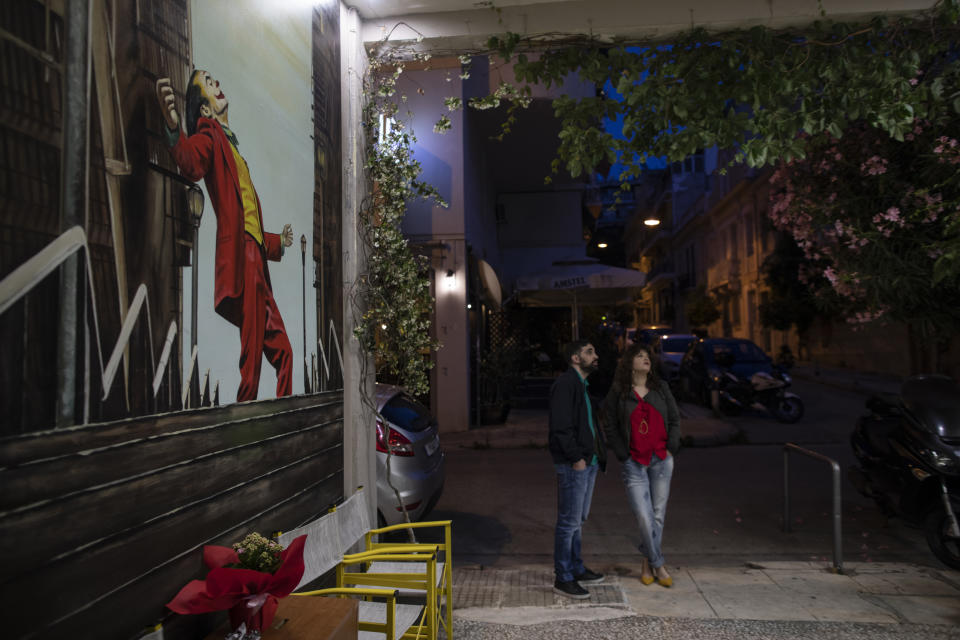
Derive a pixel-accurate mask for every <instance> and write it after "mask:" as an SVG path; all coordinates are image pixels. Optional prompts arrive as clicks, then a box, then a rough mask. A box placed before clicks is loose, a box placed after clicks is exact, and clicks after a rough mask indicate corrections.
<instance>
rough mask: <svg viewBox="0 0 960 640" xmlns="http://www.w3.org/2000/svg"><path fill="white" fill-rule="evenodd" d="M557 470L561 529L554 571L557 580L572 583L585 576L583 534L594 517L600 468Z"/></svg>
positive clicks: (562, 466)
mask: <svg viewBox="0 0 960 640" xmlns="http://www.w3.org/2000/svg"><path fill="white" fill-rule="evenodd" d="M554 466H555V467H556V470H557V528H556V533H555V535H554V541H553V569H554V571H555V572H556V574H557V580H560V581H561V582H570V581H571V580H573V579H574V577H575V576H578V575H580V574H581V573H583V558H581V557H580V531H581V528H582V527H583V523H584V522H586V521H587V515H588V514H589V513H590V501H591V499H592V498H593V485H594V483H595V482H596V481H597V468H598V466H597V465H595V464H593V465H589V466H588V467H587V468H586V469H584V470H583V471H574V470H573V467H571V466H570V465H569V464H555V465H554Z"/></svg>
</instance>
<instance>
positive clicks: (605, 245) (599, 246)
mask: <svg viewBox="0 0 960 640" xmlns="http://www.w3.org/2000/svg"><path fill="white" fill-rule="evenodd" d="M606 248H607V243H606V242H598V243H597V249H606Z"/></svg>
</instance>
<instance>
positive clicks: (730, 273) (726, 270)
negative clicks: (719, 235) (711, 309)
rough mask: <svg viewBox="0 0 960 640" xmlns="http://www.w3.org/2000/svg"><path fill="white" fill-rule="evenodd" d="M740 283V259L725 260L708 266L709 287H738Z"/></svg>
mask: <svg viewBox="0 0 960 640" xmlns="http://www.w3.org/2000/svg"><path fill="white" fill-rule="evenodd" d="M739 284H740V261H739V260H736V259H734V260H723V261H721V262H718V263H716V264H713V265H711V266H710V267H708V268H707V286H708V287H709V288H711V289H712V288H714V287H719V286H722V285H729V286H730V287H731V288H736V287H737V286H739Z"/></svg>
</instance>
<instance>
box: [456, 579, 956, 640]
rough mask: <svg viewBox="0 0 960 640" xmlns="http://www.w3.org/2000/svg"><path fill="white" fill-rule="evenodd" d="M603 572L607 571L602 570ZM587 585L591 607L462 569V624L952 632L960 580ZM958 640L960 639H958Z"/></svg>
mask: <svg viewBox="0 0 960 640" xmlns="http://www.w3.org/2000/svg"><path fill="white" fill-rule="evenodd" d="M598 568H599V569H602V567H598ZM622 570H624V571H626V572H628V573H626V575H608V576H607V580H606V583H605V584H603V585H590V586H589V587H588V589H589V590H590V591H591V597H590V599H588V600H579V601H578V600H570V599H567V598H564V597H562V596H559V595H556V594H554V593H553V572H552V570H551V569H550V568H549V567H542V566H540V567H510V568H503V569H497V568H480V567H461V568H458V569H456V571H455V572H454V589H455V594H454V603H455V607H456V615H457V617H461V618H464V619H468V620H475V621H480V622H496V623H499V624H517V625H528V624H537V623H542V622H548V621H552V620H557V619H570V620H591V619H597V620H603V619H610V618H612V617H622V616H625V615H626V616H636V615H640V616H654V617H664V618H694V619H725V620H782V621H808V622H856V623H881V624H934V625H956V626H957V627H958V629H960V573H957V572H955V571H950V570H947V569H944V570H938V569H931V568H927V567H919V566H915V565H908V564H892V563H851V564H850V565H849V566H848V567H847V570H848V572H849V573H848V574H847V575H837V574H834V573H831V572H829V571H827V570H826V568H825V567H824V566H823V565H822V564H820V563H813V562H767V563H763V564H757V563H747V565H745V566H741V567H671V573H672V574H673V576H674V586H673V587H672V588H670V589H665V588H663V587H660V586H659V585H657V584H653V585H649V586H645V585H643V584H642V583H641V582H640V580H639V566H637V567H623V568H622ZM958 635H960V634H958Z"/></svg>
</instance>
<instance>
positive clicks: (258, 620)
mask: <svg viewBox="0 0 960 640" xmlns="http://www.w3.org/2000/svg"><path fill="white" fill-rule="evenodd" d="M306 539H307V536H300V537H298V538H296V539H295V540H294V541H293V542H291V543H290V546H288V547H287V548H286V549H284V550H283V552H282V553H281V554H280V567H279V568H278V569H277V570H276V571H274V572H273V573H265V572H263V571H253V570H251V569H238V568H234V567H229V566H227V565H231V564H232V565H236V564H239V563H240V558H239V557H238V556H237V552H236V551H234V550H233V549H230V548H229V547H218V546H213V545H208V546H205V547H204V548H203V561H204V563H205V564H206V565H207V566H208V567H210V572H209V573H208V574H207V577H206V579H205V580H191V581H190V582H189V583H187V585H186V586H184V587H183V588H182V589H181V590H180V593H178V594H177V595H176V596H175V597H174V598H173V600H171V601H170V602H168V603H167V607H168V608H169V609H170V610H172V611H174V612H176V613H182V614H186V613H209V612H211V611H223V610H225V609H229V610H230V623H231V626H232V627H233V628H236V627H238V626H239V625H240V623H241V622H245V623H246V624H247V628H248V629H258V630H262V629H263V628H265V627H267V626H269V625H270V623H271V622H272V621H273V616H274V614H275V613H276V612H277V600H278V598H284V597H286V596H288V595H290V592H292V591H293V590H294V589H296V588H297V585H298V584H299V583H300V579H301V578H302V577H303V545H304V543H305V541H306Z"/></svg>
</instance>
